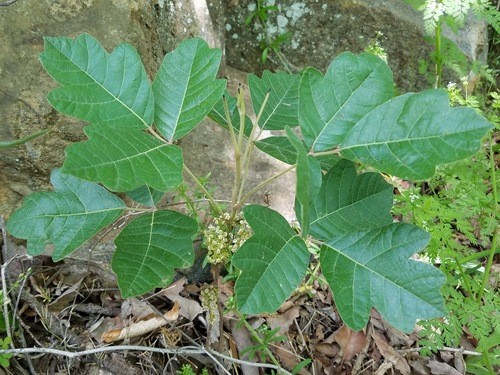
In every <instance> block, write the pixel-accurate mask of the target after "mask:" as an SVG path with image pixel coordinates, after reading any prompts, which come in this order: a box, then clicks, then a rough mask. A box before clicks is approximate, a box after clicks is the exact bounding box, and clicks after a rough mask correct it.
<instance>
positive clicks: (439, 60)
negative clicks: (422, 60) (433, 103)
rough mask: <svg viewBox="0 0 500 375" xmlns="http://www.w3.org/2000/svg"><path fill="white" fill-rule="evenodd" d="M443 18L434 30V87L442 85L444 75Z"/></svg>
mask: <svg viewBox="0 0 500 375" xmlns="http://www.w3.org/2000/svg"><path fill="white" fill-rule="evenodd" d="M441 31H442V29H441V20H439V21H438V24H437V25H436V29H435V31H434V38H435V42H436V71H435V75H436V81H435V83H434V88H436V89H437V88H439V87H441V79H442V75H443V53H442V51H441Z"/></svg>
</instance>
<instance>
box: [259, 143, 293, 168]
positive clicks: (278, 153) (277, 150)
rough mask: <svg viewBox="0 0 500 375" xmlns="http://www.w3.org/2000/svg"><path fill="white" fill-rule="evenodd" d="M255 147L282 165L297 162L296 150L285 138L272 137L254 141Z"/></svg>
mask: <svg viewBox="0 0 500 375" xmlns="http://www.w3.org/2000/svg"><path fill="white" fill-rule="evenodd" d="M254 144H255V146H256V147H257V148H258V149H259V150H261V151H263V152H265V153H266V154H268V155H271V156H272V157H273V158H276V159H278V160H280V161H282V162H284V163H287V164H290V165H293V164H295V163H296V162H297V150H296V149H295V147H293V145H292V143H291V142H290V140H289V139H288V138H287V137H283V136H272V137H267V138H264V139H261V140H260V141H254Z"/></svg>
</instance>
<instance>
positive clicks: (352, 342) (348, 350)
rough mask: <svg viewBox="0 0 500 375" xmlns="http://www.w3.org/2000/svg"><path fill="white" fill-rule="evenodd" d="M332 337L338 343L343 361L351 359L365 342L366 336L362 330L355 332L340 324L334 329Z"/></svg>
mask: <svg viewBox="0 0 500 375" xmlns="http://www.w3.org/2000/svg"><path fill="white" fill-rule="evenodd" d="M334 338H335V341H337V343H338V344H339V345H340V348H341V352H342V360H343V361H350V360H351V359H353V358H354V356H355V355H356V354H358V353H359V352H361V350H362V349H363V348H364V346H365V344H366V336H365V333H364V332H363V331H359V332H356V331H353V330H352V329H350V328H349V327H347V326H342V327H340V328H339V329H338V330H336V331H335V333H334Z"/></svg>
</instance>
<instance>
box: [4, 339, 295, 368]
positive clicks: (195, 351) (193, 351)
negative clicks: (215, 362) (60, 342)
mask: <svg viewBox="0 0 500 375" xmlns="http://www.w3.org/2000/svg"><path fill="white" fill-rule="evenodd" d="M118 351H142V352H153V353H160V354H174V355H181V356H196V355H200V354H203V355H208V356H210V357H212V356H213V357H218V358H221V359H224V360H227V361H230V362H233V363H236V364H239V365H247V366H254V367H259V368H269V369H273V370H277V371H278V372H279V373H281V374H285V375H292V374H291V373H290V372H288V371H286V370H284V369H283V368H281V367H279V366H276V365H272V364H266V363H255V362H248V361H243V360H241V359H236V358H233V357H229V356H226V355H224V354H221V353H218V352H216V351H213V350H208V349H205V348H203V347H199V348H197V347H189V346H187V347H184V348H178V349H166V348H165V349H164V348H153V347H150V346H140V345H115V346H105V347H102V348H95V349H89V350H82V351H75V352H70V351H66V350H60V349H53V348H22V349H0V354H13V355H24V354H53V355H57V356H62V357H67V358H77V357H83V356H87V355H93V354H99V353H107V352H118Z"/></svg>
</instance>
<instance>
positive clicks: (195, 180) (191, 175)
mask: <svg viewBox="0 0 500 375" xmlns="http://www.w3.org/2000/svg"><path fill="white" fill-rule="evenodd" d="M183 168H184V171H186V173H187V174H188V175H189V177H191V179H192V180H193V181H194V182H196V184H197V185H198V187H199V188H200V190H201V191H202V192H203V194H205V196H206V197H207V199H208V202H209V203H210V206H212V209H213V210H214V211H216V212H217V213H218V214H219V215H221V216H222V210H221V209H220V207H219V205H218V204H217V203H216V202H215V200H214V198H212V196H211V195H210V193H209V192H208V190H207V189H205V186H203V184H202V183H201V182H200V181H199V180H198V178H197V177H196V176H195V175H194V173H193V172H191V170H190V169H189V168H188V167H187V165H186V164H184V165H183Z"/></svg>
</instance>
